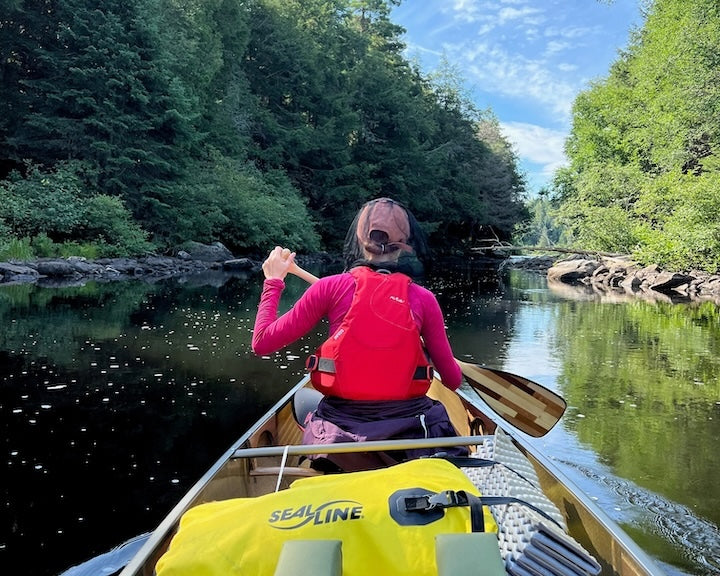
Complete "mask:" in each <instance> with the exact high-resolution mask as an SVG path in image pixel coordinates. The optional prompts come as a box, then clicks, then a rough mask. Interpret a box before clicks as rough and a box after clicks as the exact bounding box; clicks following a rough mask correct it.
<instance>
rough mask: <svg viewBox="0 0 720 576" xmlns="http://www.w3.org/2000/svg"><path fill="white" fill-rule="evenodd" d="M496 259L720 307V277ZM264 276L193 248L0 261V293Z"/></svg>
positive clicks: (222, 250)
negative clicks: (17, 288)
mask: <svg viewBox="0 0 720 576" xmlns="http://www.w3.org/2000/svg"><path fill="white" fill-rule="evenodd" d="M334 260H335V259H334V258H333V257H332V256H331V255H329V254H327V253H325V252H321V253H318V254H314V255H299V256H298V261H299V262H300V263H302V264H303V265H308V264H313V263H318V264H329V263H333V262H334ZM494 260H495V262H496V264H495V266H497V268H498V271H502V270H503V269H507V268H512V269H522V270H528V271H532V272H536V273H540V274H546V275H547V280H548V286H549V288H550V289H551V290H552V291H554V292H556V293H558V294H561V295H563V296H566V297H570V298H573V299H582V300H586V299H600V300H611V301H618V302H619V301H630V300H633V299H642V300H652V301H659V302H668V303H680V302H688V301H712V302H714V303H716V304H718V305H720V275H717V274H708V273H705V272H702V271H698V270H693V271H690V272H686V273H685V272H672V271H666V270H663V269H662V268H660V267H659V266H658V265H651V266H641V265H639V264H638V263H637V262H635V261H633V260H632V259H631V258H630V257H629V256H617V255H612V256H608V255H598V254H595V255H593V256H589V255H586V254H585V255H580V254H576V255H572V256H568V257H563V258H557V257H553V256H532V257H530V256H511V257H507V258H494ZM261 269H262V260H261V259H260V258H254V257H236V256H234V255H233V254H232V252H230V250H228V249H227V248H226V247H225V246H224V245H223V244H222V243H220V242H215V243H213V244H201V243H198V242H193V243H188V244H186V245H185V246H184V247H183V249H182V250H177V251H176V253H175V255H174V256H165V255H148V256H143V257H139V258H100V259H97V260H87V259H85V258H82V257H76V256H71V257H68V258H40V259H37V260H33V261H17V260H11V261H7V262H0V286H7V285H17V284H38V285H40V286H43V287H64V286H72V285H82V284H84V283H86V282H89V281H99V282H111V281H118V280H128V279H135V280H146V281H159V280H163V279H167V278H173V277H182V276H191V275H202V274H204V273H222V274H226V275H239V276H248V275H251V274H257V273H259V272H260V270H261Z"/></svg>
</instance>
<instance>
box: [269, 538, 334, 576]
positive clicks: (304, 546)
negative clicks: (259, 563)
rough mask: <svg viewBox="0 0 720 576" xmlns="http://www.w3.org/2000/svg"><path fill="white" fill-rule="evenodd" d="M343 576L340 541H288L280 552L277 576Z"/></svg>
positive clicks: (276, 570)
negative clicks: (309, 575)
mask: <svg viewBox="0 0 720 576" xmlns="http://www.w3.org/2000/svg"><path fill="white" fill-rule="evenodd" d="M308 574H312V576H342V542H341V541H340V540H288V541H287V542H285V543H284V544H283V547H282V550H281V551H280V558H279V560H278V564H277V568H275V576H307V575H308Z"/></svg>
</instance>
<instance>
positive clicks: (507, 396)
mask: <svg viewBox="0 0 720 576" xmlns="http://www.w3.org/2000/svg"><path fill="white" fill-rule="evenodd" d="M283 255H284V256H285V257H286V258H287V257H288V256H289V255H290V251H289V250H287V249H286V250H285V251H284V252H283ZM288 272H290V274H293V275H295V276H297V277H298V278H302V279H303V280H305V281H306V282H308V283H309V284H314V283H315V282H317V281H318V280H319V278H318V277H317V276H315V275H314V274H311V273H310V272H308V271H307V270H304V269H303V268H301V267H300V266H298V265H297V264H296V263H295V262H293V263H292V265H291V266H290V269H289V270H288ZM455 361H456V362H457V363H458V366H460V370H462V373H463V376H465V379H466V380H467V383H468V384H469V385H470V387H471V388H472V389H473V390H474V391H475V392H476V393H477V395H478V396H479V397H480V398H481V399H482V400H483V401H484V402H485V403H486V404H487V405H488V406H489V407H490V408H491V409H492V410H493V411H494V412H495V413H496V414H497V415H498V416H500V417H501V418H502V419H503V420H506V421H507V422H509V423H510V424H512V425H513V426H515V428H517V429H518V430H521V431H523V432H525V433H526V434H529V435H530V436H533V437H535V438H538V437H540V436H544V435H545V434H547V433H548V432H549V431H550V430H551V429H552V428H553V426H555V424H557V423H558V421H559V420H560V418H561V417H562V415H563V413H564V412H565V408H566V407H567V403H566V402H565V400H564V399H563V398H562V397H561V396H559V395H558V394H556V393H555V392H553V391H552V390H548V389H547V388H545V387H544V386H541V385H540V384H538V383H536V382H533V381H532V380H528V379H527V378H523V377H522V376H517V375H516V374H511V373H509V372H505V371H503V370H496V369H494V368H488V367H486V366H480V365H478V364H470V363H468V362H463V361H462V360H458V359H457V358H455Z"/></svg>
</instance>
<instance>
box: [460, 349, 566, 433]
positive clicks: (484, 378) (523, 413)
mask: <svg viewBox="0 0 720 576" xmlns="http://www.w3.org/2000/svg"><path fill="white" fill-rule="evenodd" d="M456 361H457V363H458V365H459V366H460V369H461V370H462V373H463V375H464V376H465V379H466V380H467V382H468V384H469V385H470V386H472V388H473V389H474V390H475V391H476V392H477V393H478V395H479V396H480V397H481V398H482V399H483V400H484V401H485V402H486V403H487V405H488V406H490V408H492V409H493V410H494V411H495V412H497V414H498V415H499V416H500V417H501V418H503V419H504V420H507V421H508V422H510V424H512V425H513V426H515V427H516V428H517V429H519V430H522V431H523V432H525V433H526V434H529V435H530V436H533V437H535V438H538V437H540V436H544V435H545V434H547V433H548V432H549V431H550V430H551V429H552V427H553V426H555V424H557V423H558V421H559V420H560V418H561V417H562V415H563V413H564V412H565V408H566V407H567V403H566V402H565V400H564V399H563V398H562V397H561V396H559V395H558V394H556V393H555V392H553V391H552V390H548V389H547V388H545V387H543V386H541V385H540V384H537V383H536V382H533V381H532V380H528V379H527V378H523V377H522V376H517V375H516V374H510V373H509V372H503V371H502V370H494V369H491V368H485V367H483V366H478V365H477V364H469V363H468V362H463V361H462V360H457V359H456Z"/></svg>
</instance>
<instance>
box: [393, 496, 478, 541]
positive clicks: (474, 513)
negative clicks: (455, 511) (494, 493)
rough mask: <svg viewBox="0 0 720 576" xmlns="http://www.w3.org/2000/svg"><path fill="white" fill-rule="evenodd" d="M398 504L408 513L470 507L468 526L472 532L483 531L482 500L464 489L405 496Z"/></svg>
mask: <svg viewBox="0 0 720 576" xmlns="http://www.w3.org/2000/svg"><path fill="white" fill-rule="evenodd" d="M400 505H401V506H404V510H405V511H406V512H409V513H413V512H414V513H423V514H425V513H433V512H434V513H437V512H438V511H442V510H443V509H445V508H456V507H458V506H466V507H468V508H470V526H471V529H472V531H473V532H485V518H484V516H483V508H482V501H481V499H480V497H479V496H475V494H470V493H469V492H466V491H465V490H458V491H455V490H445V491H444V492H438V493H430V494H421V495H418V496H405V497H404V498H402V499H401V500H400Z"/></svg>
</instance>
